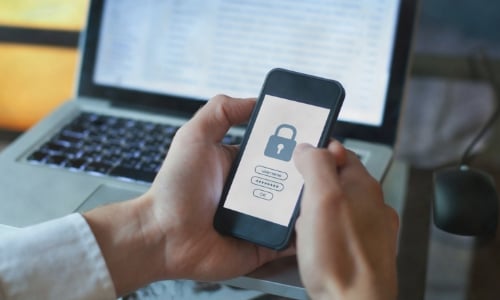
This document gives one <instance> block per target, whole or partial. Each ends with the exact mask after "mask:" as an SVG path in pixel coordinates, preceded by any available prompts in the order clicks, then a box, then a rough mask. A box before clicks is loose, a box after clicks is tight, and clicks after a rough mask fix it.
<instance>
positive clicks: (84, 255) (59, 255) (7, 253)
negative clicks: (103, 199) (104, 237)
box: [0, 213, 116, 299]
mask: <svg viewBox="0 0 500 300" xmlns="http://www.w3.org/2000/svg"><path fill="white" fill-rule="evenodd" d="M0 298H1V299H4V298H6V299H116V295H115V291H114V286H113V282H112V280H111V276H110V274H109V271H108V269H107V267H106V262H105V261H104V258H103V256H102V254H101V250H100V248H99V245H98V244H97V241H96V239H95V237H94V235H93V233H92V231H91V229H90V227H89V225H88V224H87V222H86V221H85V219H84V218H83V216H82V215H80V214H77V213H74V214H71V215H68V216H66V217H63V218H60V219H56V220H52V221H49V222H45V223H41V224H38V225H35V226H31V227H26V228H24V229H21V230H18V231H15V232H11V233H8V234H5V235H2V238H1V239H0Z"/></svg>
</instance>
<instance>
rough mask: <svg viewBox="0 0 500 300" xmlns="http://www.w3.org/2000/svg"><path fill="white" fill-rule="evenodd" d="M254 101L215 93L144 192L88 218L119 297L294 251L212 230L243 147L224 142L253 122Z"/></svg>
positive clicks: (227, 274) (216, 275)
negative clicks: (239, 126) (231, 130)
mask: <svg viewBox="0 0 500 300" xmlns="http://www.w3.org/2000/svg"><path fill="white" fill-rule="evenodd" d="M254 105H255V100H254V99H238V100H235V99H231V98H229V97H226V96H216V97H214V98H213V99H211V100H210V101H209V102H208V103H207V104H206V105H205V106H204V107H203V108H202V109H200V111H198V112H197V113H196V115H195V116H194V117H193V118H192V119H191V120H190V121H189V122H188V123H186V124H185V125H184V126H183V127H181V128H180V129H179V131H178V132H177V134H176V136H175V138H174V140H173V143H172V145H171V148H170V150H169V152H168V155H167V158H166V160H165V162H164V164H163V166H162V167H161V169H160V171H159V173H158V175H157V177H156V179H155V180H154V182H153V184H152V186H151V188H150V190H149V191H148V192H147V193H145V194H144V195H142V196H141V197H139V198H138V199H136V200H134V201H129V202H124V203H119V204H115V205H111V206H107V207H104V208H101V209H96V210H94V211H91V212H89V213H87V214H86V215H85V217H86V219H87V221H88V222H89V224H90V226H91V228H92V230H93V232H94V234H95V235H96V238H97V241H98V243H99V245H100V247H101V249H102V251H103V255H104V257H105V260H106V263H107V265H108V268H109V270H110V273H111V277H112V278H113V282H114V284H115V289H116V291H117V294H118V295H121V294H123V293H124V292H127V291H132V290H134V289H135V288H138V287H140V286H141V285H143V284H146V283H148V282H151V281H155V280H160V279H174V278H189V279H195V280H206V281H212V280H223V279H228V278H232V277H236V276H240V275H243V274H246V273H249V272H250V271H253V270H254V269H256V268H257V267H259V266H261V265H263V264H264V263H266V262H268V261H271V260H273V259H275V258H278V257H281V256H285V255H291V254H293V253H294V250H285V251H283V252H277V251H273V250H270V249H266V248H263V247H259V246H257V245H255V244H252V243H249V242H246V241H243V240H238V239H235V238H233V237H229V236H223V235H221V234H219V233H218V232H216V231H215V229H214V227H213V218H214V215H215V210H216V208H217V205H218V202H219V200H220V197H221V193H222V188H223V186H224V182H225V180H226V177H227V175H228V173H229V169H230V167H231V164H232V162H233V160H234V158H235V155H236V153H237V150H238V147H237V146H228V145H223V144H221V141H222V139H223V137H224V135H225V134H226V133H227V131H228V130H229V128H230V127H231V126H233V125H236V124H241V123H244V122H245V121H247V120H248V118H249V117H250V114H251V112H252V109H253V107H254ZM140 272H142V273H140Z"/></svg>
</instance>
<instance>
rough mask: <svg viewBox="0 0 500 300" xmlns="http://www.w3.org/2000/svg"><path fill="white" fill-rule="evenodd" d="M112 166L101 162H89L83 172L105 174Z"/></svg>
mask: <svg viewBox="0 0 500 300" xmlns="http://www.w3.org/2000/svg"><path fill="white" fill-rule="evenodd" d="M112 167H113V166H112V165H110V164H107V163H103V162H91V163H89V164H88V165H87V166H86V167H85V171H88V172H96V173H101V174H107V173H108V172H109V170H110V169H111V168H112Z"/></svg>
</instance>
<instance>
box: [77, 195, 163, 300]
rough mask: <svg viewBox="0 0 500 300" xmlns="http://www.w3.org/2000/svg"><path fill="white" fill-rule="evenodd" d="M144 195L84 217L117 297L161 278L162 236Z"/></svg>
mask: <svg viewBox="0 0 500 300" xmlns="http://www.w3.org/2000/svg"><path fill="white" fill-rule="evenodd" d="M152 209H153V208H152V201H151V200H150V198H149V197H148V196H147V194H146V195H143V196H141V197H139V198H137V199H134V200H131V201H126V202H120V203H115V204H111V205H108V206H104V207H100V208H97V209H94V210H92V211H89V212H87V213H85V214H84V218H85V219H86V220H87V223H88V224H89V226H90V228H91V230H92V232H93V233H94V235H95V238H96V240H97V243H98V245H99V247H100V249H101V252H102V255H103V257H104V259H105V261H106V265H107V267H108V270H109V273H110V275H111V278H112V280H113V283H114V285H115V291H116V294H117V295H118V296H120V295H123V294H125V293H127V292H132V291H134V290H136V289H137V288H140V287H142V286H144V285H146V284H147V283H149V282H152V281H155V280H159V279H161V278H162V277H163V275H164V274H163V273H164V270H163V268H162V266H163V264H162V263H163V260H164V249H163V248H164V246H165V236H164V235H163V234H161V232H160V231H159V230H158V225H157V224H156V222H155V218H154V216H153V213H152Z"/></svg>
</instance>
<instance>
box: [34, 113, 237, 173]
mask: <svg viewBox="0 0 500 300" xmlns="http://www.w3.org/2000/svg"><path fill="white" fill-rule="evenodd" d="M178 129H179V127H178V126H173V125H168V124H159V123H153V122H147V121H139V120H132V119H126V118H120V117H114V116H107V115H100V114H95V113H81V114H80V115H79V116H78V117H77V118H75V119H74V120H73V121H72V122H70V123H69V124H67V125H66V126H64V127H63V128H62V129H61V130H60V131H59V132H58V133H57V134H56V135H54V136H53V137H52V138H51V139H50V140H48V141H47V142H46V143H44V144H43V145H41V146H40V147H39V148H38V149H37V150H35V151H34V152H32V153H31V154H30V155H29V156H28V158H27V159H28V161H29V162H31V163H36V164H46V165H50V166H53V167H61V168H67V169H70V170H72V171H78V172H87V173H91V174H93V175H98V176H102V175H108V176H112V177H117V178H120V179H124V180H133V181H143V182H152V181H153V179H154V177H155V176H156V173H157V172H158V170H159V169H160V167H161V164H162V162H163V160H164V158H165V156H166V155H167V152H168V149H169V147H170V144H171V142H172V139H173V137H174V135H175V133H176V132H177V130H178ZM240 142H241V138H240V137H238V136H232V135H227V136H226V137H225V138H224V140H223V143H225V144H239V143H240Z"/></svg>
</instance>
